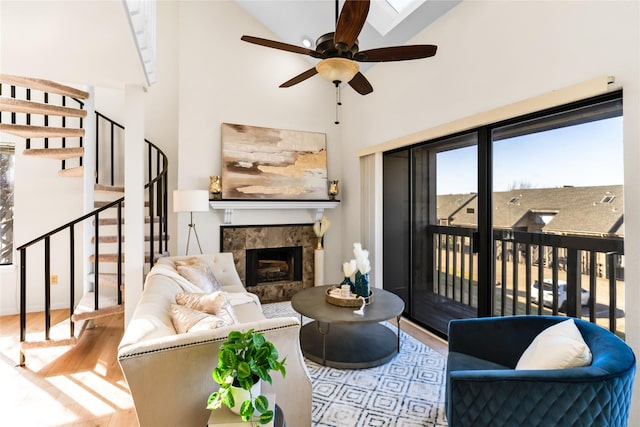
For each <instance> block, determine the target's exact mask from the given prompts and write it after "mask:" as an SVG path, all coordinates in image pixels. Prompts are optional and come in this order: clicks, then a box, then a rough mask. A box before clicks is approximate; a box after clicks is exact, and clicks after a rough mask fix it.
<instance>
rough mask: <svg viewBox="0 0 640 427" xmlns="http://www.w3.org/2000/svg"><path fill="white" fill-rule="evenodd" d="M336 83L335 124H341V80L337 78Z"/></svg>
mask: <svg viewBox="0 0 640 427" xmlns="http://www.w3.org/2000/svg"><path fill="white" fill-rule="evenodd" d="M333 84H335V85H336V121H335V122H334V123H335V124H337V125H339V124H340V107H341V106H342V101H341V100H340V81H339V80H336V81H334V82H333Z"/></svg>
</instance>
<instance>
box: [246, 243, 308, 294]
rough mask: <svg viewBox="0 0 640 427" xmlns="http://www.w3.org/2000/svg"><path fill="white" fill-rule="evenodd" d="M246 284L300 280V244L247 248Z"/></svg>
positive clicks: (256, 284) (257, 284)
mask: <svg viewBox="0 0 640 427" xmlns="http://www.w3.org/2000/svg"><path fill="white" fill-rule="evenodd" d="M246 258H247V261H246V264H247V272H246V286H259V285H264V284H267V283H273V282H283V281H299V280H302V246H294V247H287V248H263V249H247V251H246Z"/></svg>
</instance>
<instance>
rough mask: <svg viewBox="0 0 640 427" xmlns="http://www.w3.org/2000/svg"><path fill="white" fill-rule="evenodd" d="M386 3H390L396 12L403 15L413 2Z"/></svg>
mask: <svg viewBox="0 0 640 427" xmlns="http://www.w3.org/2000/svg"><path fill="white" fill-rule="evenodd" d="M386 2H387V3H389V5H391V7H392V8H393V9H394V10H395V11H396V12H398V13H402V12H404V10H405V9H406V8H408V7H409V6H410V5H411V3H412V0H386ZM420 3H422V2H420Z"/></svg>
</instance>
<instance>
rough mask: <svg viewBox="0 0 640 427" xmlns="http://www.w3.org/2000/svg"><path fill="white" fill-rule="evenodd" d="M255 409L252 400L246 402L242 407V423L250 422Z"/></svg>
mask: <svg viewBox="0 0 640 427" xmlns="http://www.w3.org/2000/svg"><path fill="white" fill-rule="evenodd" d="M254 411H255V408H254V407H253V404H252V403H251V401H250V400H245V401H244V402H242V405H240V415H241V416H242V421H249V420H250V419H251V417H253V412H254Z"/></svg>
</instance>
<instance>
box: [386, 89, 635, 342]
mask: <svg viewBox="0 0 640 427" xmlns="http://www.w3.org/2000/svg"><path fill="white" fill-rule="evenodd" d="M383 174H384V177H383V229H384V233H383V286H384V288H385V289H387V290H389V291H391V292H394V293H396V294H397V295H399V296H400V297H402V298H403V299H404V301H405V306H406V309H405V310H406V313H405V314H406V315H407V316H408V317H409V318H410V319H412V320H414V321H416V322H418V323H420V324H423V325H425V326H427V327H428V328H430V329H432V330H433V331H435V332H437V333H439V334H441V335H443V336H444V335H446V334H447V327H448V323H449V321H450V320H451V319H458V318H468V317H482V316H505V315H515V314H560V315H567V316H574V317H583V318H586V319H588V320H590V321H591V322H596V323H599V324H602V325H603V326H608V327H609V329H611V330H612V331H614V332H616V333H618V335H621V336H622V335H624V292H623V286H624V245H623V241H624V215H623V188H622V94H621V93H620V92H617V93H612V94H608V95H605V96H602V97H596V98H593V99H590V100H585V101H581V102H577V103H574V104H571V105H568V106H563V107H558V108H555V109H552V110H547V111H541V112H539V113H535V114H531V115H528V116H523V117H518V118H514V119H511V120H509V121H504V122H500V123H494V124H490V125H486V126H482V127H479V128H476V129H473V130H472V131H469V132H465V133H461V134H456V135H451V136H447V137H443V138H440V139H437V140H432V141H426V142H424V143H421V144H417V145H415V146H412V147H407V148H402V149H399V150H394V151H391V152H387V153H384V155H383Z"/></svg>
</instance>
